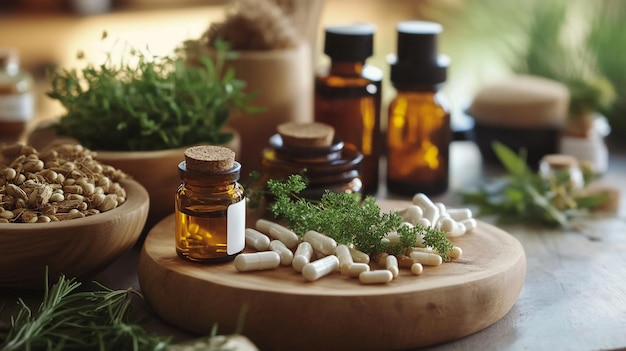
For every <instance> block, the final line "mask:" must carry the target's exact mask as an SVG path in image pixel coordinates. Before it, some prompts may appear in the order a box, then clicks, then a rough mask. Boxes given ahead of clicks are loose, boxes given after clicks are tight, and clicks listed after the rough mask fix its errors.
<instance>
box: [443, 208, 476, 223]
mask: <svg viewBox="0 0 626 351" xmlns="http://www.w3.org/2000/svg"><path fill="white" fill-rule="evenodd" d="M448 215H449V216H450V218H452V219H454V220H455V221H462V220H464V219H468V218H472V210H470V209H469V208H449V209H448Z"/></svg>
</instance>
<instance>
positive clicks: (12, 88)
mask: <svg viewBox="0 0 626 351" xmlns="http://www.w3.org/2000/svg"><path fill="white" fill-rule="evenodd" d="M34 115H35V97H34V93H33V79H32V76H31V75H30V73H28V72H26V71H23V70H21V68H20V64H19V56H18V53H17V50H14V49H10V48H0V142H8V143H11V142H15V141H18V140H19V139H20V137H21V135H22V133H23V132H24V131H25V130H26V127H27V125H28V123H29V122H30V121H31V120H32V119H33V117H34Z"/></svg>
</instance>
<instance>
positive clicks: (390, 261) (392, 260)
mask: <svg viewBox="0 0 626 351" xmlns="http://www.w3.org/2000/svg"><path fill="white" fill-rule="evenodd" d="M385 268H387V270H388V271H390V272H391V274H392V275H393V277H394V278H396V277H398V274H400V268H399V267H398V259H397V258H396V256H394V255H389V256H387V258H386V259H385Z"/></svg>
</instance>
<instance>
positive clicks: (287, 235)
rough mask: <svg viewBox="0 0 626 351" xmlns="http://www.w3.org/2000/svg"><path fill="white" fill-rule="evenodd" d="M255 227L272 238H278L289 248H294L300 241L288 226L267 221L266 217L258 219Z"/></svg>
mask: <svg viewBox="0 0 626 351" xmlns="http://www.w3.org/2000/svg"><path fill="white" fill-rule="evenodd" d="M256 229H257V230H259V231H261V232H263V233H265V234H267V235H269V236H270V237H272V239H276V240H280V241H282V242H283V244H285V246H287V247H288V248H290V249H295V248H296V247H297V246H298V243H299V242H300V238H298V235H297V234H296V233H294V232H293V231H291V230H289V228H285V227H283V226H282V225H280V224H278V223H274V222H271V221H268V220H266V219H258V220H257V221H256Z"/></svg>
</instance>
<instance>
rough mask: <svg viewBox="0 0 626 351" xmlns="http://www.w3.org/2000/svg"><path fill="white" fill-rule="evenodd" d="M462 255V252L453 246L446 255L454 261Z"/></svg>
mask: <svg viewBox="0 0 626 351" xmlns="http://www.w3.org/2000/svg"><path fill="white" fill-rule="evenodd" d="M462 255H463V250H462V249H461V248H460V247H458V246H455V247H454V248H452V251H450V252H449V253H448V256H449V257H450V258H455V259H456V258H461V256H462Z"/></svg>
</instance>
